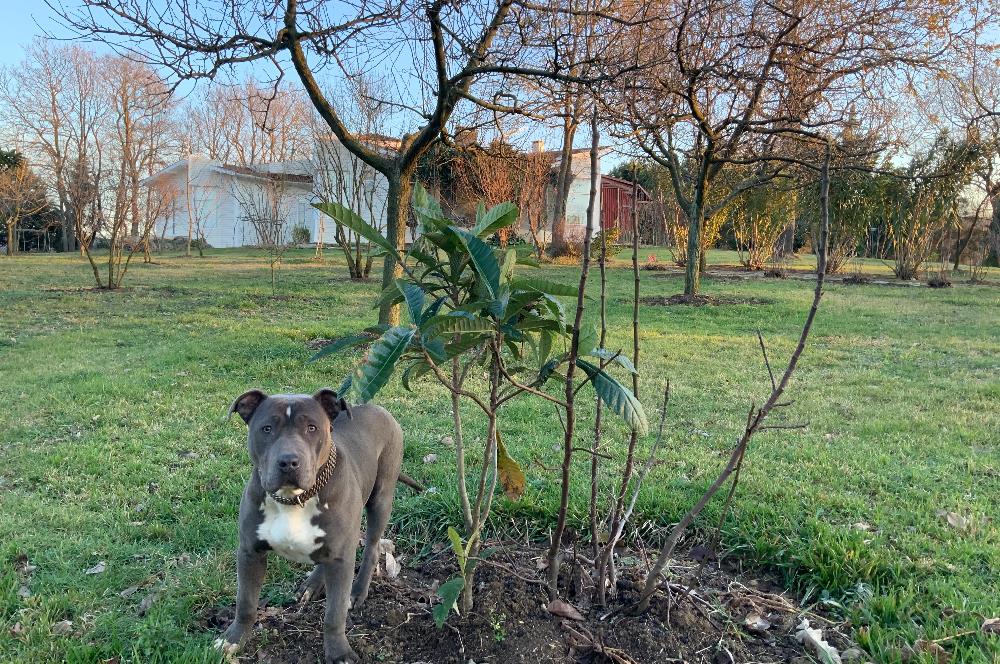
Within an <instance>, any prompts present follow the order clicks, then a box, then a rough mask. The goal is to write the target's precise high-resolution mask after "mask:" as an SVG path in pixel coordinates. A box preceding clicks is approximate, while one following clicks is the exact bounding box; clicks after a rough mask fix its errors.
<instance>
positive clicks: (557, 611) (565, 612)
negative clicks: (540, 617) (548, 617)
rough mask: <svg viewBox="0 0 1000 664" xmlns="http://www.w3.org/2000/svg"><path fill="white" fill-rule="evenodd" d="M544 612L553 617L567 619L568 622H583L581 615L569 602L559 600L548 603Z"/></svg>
mask: <svg viewBox="0 0 1000 664" xmlns="http://www.w3.org/2000/svg"><path fill="white" fill-rule="evenodd" d="M545 610H546V611H548V612H549V613H551V614H552V615H554V616H559V617H560V618H568V619H569V620H583V615H582V614H581V613H580V612H579V611H578V610H577V609H576V607H575V606H573V605H572V604H570V603H569V602H567V601H565V600H561V599H554V600H552V601H551V602H549V605H548V606H547V607H545Z"/></svg>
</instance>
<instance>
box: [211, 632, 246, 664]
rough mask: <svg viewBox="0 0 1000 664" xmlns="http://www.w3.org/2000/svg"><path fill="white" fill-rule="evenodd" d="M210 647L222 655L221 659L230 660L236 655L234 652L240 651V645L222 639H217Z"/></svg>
mask: <svg viewBox="0 0 1000 664" xmlns="http://www.w3.org/2000/svg"><path fill="white" fill-rule="evenodd" d="M212 646H213V647H214V648H215V649H216V650H218V651H219V652H220V653H222V656H223V658H225V659H227V660H228V659H231V658H232V657H234V656H235V655H236V651H237V650H239V649H240V644H238V643H233V642H231V641H227V640H226V639H225V638H224V637H221V636H220V637H219V638H217V639H216V640H215V641H213V642H212Z"/></svg>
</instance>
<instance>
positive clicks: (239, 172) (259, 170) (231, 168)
mask: <svg viewBox="0 0 1000 664" xmlns="http://www.w3.org/2000/svg"><path fill="white" fill-rule="evenodd" d="M190 161H191V158H190V157H188V158H184V159H181V160H178V161H175V162H174V163H172V164H170V165H168V166H164V167H163V168H161V169H160V170H159V171H157V172H156V173H153V174H152V175H150V176H148V177H146V178H143V180H142V181H141V182H140V184H142V185H148V184H150V183H152V182H155V181H156V180H159V179H160V178H163V177H165V176H167V175H171V174H172V173H174V172H175V171H179V170H181V169H182V168H186V167H187V165H188V163H189V162H190ZM195 163H197V164H198V167H199V168H208V169H211V170H214V171H216V172H220V173H224V174H226V175H234V176H244V177H255V178H260V179H266V180H272V181H275V182H287V183H292V184H306V185H309V184H312V182H313V177H312V175H308V174H305V173H302V172H301V171H296V170H294V166H291V165H288V164H260V165H259V166H258V167H256V168H255V167H249V166H239V165H237V164H223V163H222V162H219V161H215V160H213V159H205V158H201V160H200V163H198V162H195ZM265 167H269V168H271V169H273V168H276V167H284V168H285V169H286V170H264V168H265Z"/></svg>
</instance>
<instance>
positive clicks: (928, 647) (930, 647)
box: [913, 639, 951, 664]
mask: <svg viewBox="0 0 1000 664" xmlns="http://www.w3.org/2000/svg"><path fill="white" fill-rule="evenodd" d="M913 646H914V648H915V649H916V651H917V652H925V653H928V654H930V655H932V656H933V657H934V658H935V659H936V660H937V662H938V664H948V662H950V661H951V653H950V652H948V651H947V650H945V649H944V648H942V647H941V644H940V643H935V642H933V641H925V640H924V639H920V640H918V641H917V642H916V643H914V644H913Z"/></svg>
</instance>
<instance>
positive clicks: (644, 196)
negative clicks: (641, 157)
mask: <svg viewBox="0 0 1000 664" xmlns="http://www.w3.org/2000/svg"><path fill="white" fill-rule="evenodd" d="M601 187H614V188H615V189H627V190H628V191H632V188H633V187H635V189H636V191H637V193H638V194H639V200H641V201H651V200H653V197H652V196H650V195H649V192H648V191H646V189H645V188H644V187H643V186H642V185H641V184H638V183H633V182H632V181H631V180H625V179H622V178H616V177H615V176H613V175H601Z"/></svg>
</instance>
